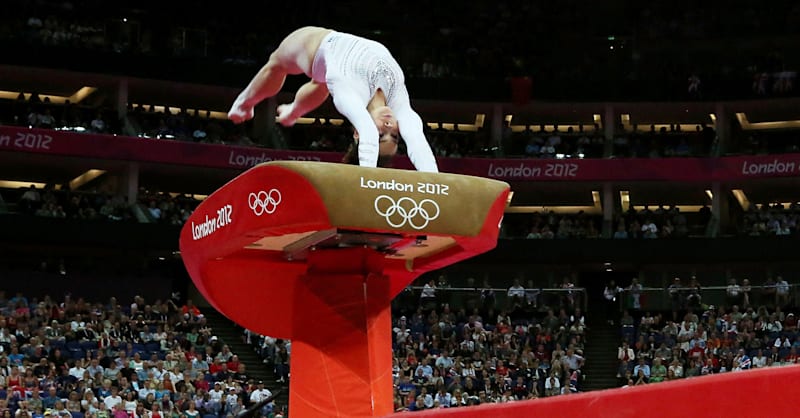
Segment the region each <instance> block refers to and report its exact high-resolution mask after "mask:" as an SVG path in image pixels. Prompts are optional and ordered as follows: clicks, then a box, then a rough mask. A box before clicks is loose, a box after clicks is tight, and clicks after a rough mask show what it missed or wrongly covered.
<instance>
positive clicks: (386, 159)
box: [342, 140, 392, 168]
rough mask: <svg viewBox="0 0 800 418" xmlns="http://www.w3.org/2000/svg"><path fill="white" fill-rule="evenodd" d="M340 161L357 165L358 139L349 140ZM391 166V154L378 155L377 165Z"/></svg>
mask: <svg viewBox="0 0 800 418" xmlns="http://www.w3.org/2000/svg"><path fill="white" fill-rule="evenodd" d="M342 162H343V163H345V164H352V165H358V163H359V161H358V141H356V140H353V141H352V142H350V146H348V147H347V152H345V154H344V158H342ZM391 166H392V156H391V155H378V167H383V168H390V167H391Z"/></svg>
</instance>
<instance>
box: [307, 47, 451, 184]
mask: <svg viewBox="0 0 800 418" xmlns="http://www.w3.org/2000/svg"><path fill="white" fill-rule="evenodd" d="M311 71H312V74H311V78H312V79H313V80H314V81H316V82H318V83H325V84H326V85H327V86H328V91H329V92H330V93H331V96H332V97H333V104H334V105H335V106H336V110H338V111H339V113H341V114H342V115H344V116H345V117H346V118H347V119H348V120H349V121H350V123H352V124H353V127H355V129H356V130H357V131H358V133H359V142H358V157H359V164H360V165H361V166H365V167H376V166H377V164H378V153H379V152H378V139H379V132H378V128H377V127H376V126H375V122H374V121H373V119H372V117H371V116H370V114H369V112H368V111H367V105H368V104H369V102H370V100H371V99H372V97H373V96H375V93H376V92H377V91H378V89H380V90H381V91H383V94H384V95H385V96H386V105H387V106H389V107H390V108H391V109H392V112H394V115H395V117H396V118H397V123H398V127H399V128H400V136H402V138H403V140H404V141H405V142H406V148H407V150H408V157H409V159H410V160H411V163H412V164H414V167H415V168H416V169H417V170H418V171H427V172H438V171H439V169H438V167H437V165H436V158H435V157H434V156H433V152H432V151H431V148H430V146H429V145H428V141H427V140H426V139H425V133H424V132H423V129H422V119H420V117H419V115H417V113H416V112H415V111H414V110H413V109H412V108H411V102H410V100H409V97H408V90H406V85H405V77H404V75H403V70H402V69H401V68H400V65H399V64H398V63H397V61H396V60H395V59H394V58H393V57H392V54H391V53H390V52H389V50H388V49H386V47H385V46H383V45H381V44H380V43H378V42H375V41H372V40H369V39H365V38H361V37H358V36H355V35H350V34H347V33H342V32H335V31H334V32H331V33H329V34H328V35H327V36H326V37H325V38H323V40H322V43H321V44H320V47H319V49H318V50H317V53H316V55H315V56H314V63H313V65H312V70H311Z"/></svg>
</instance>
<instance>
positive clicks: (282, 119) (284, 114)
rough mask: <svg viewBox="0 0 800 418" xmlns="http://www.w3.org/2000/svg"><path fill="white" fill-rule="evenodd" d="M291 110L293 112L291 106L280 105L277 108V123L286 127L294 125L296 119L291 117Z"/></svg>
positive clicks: (292, 106)
mask: <svg viewBox="0 0 800 418" xmlns="http://www.w3.org/2000/svg"><path fill="white" fill-rule="evenodd" d="M292 110H294V105H293V104H282V105H280V106H278V109H277V111H278V123H280V124H281V125H283V126H286V127H289V126H292V125H294V123H295V122H297V117H296V116H294V115H292Z"/></svg>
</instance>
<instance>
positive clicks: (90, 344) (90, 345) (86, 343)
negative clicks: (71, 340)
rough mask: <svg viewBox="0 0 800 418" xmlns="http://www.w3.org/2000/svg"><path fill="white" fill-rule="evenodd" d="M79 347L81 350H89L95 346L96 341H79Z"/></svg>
mask: <svg viewBox="0 0 800 418" xmlns="http://www.w3.org/2000/svg"><path fill="white" fill-rule="evenodd" d="M80 348H81V349H82V350H83V351H91V350H94V349H96V348H97V343H96V342H94V341H81V343H80Z"/></svg>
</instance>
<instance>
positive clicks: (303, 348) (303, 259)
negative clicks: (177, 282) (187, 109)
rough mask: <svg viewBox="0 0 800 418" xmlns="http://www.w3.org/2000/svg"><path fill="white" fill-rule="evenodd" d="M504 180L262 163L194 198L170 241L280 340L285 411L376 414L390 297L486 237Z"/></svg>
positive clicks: (202, 279)
mask: <svg viewBox="0 0 800 418" xmlns="http://www.w3.org/2000/svg"><path fill="white" fill-rule="evenodd" d="M508 193H509V186H508V184H506V183H503V182H499V181H496V180H489V179H485V178H478V177H471V176H464V175H455V174H446V173H437V174H434V173H420V172H416V171H408V170H395V169H383V168H363V167H358V166H350V165H343V164H333V163H315V162H269V163H264V164H261V165H258V166H255V167H253V168H251V169H249V170H247V171H246V172H244V173H242V174H241V175H239V176H238V177H236V178H235V179H233V180H232V181H230V182H229V183H228V184H226V185H224V186H223V187H221V188H220V189H219V190H217V191H216V192H214V193H213V194H212V195H210V196H209V197H208V198H207V199H205V200H204V201H203V202H202V203H201V204H200V205H199V206H198V207H197V209H196V210H195V211H194V213H193V214H192V216H191V217H190V218H189V220H188V221H187V222H186V224H185V226H184V227H183V230H182V231H181V237H180V250H181V255H182V257H183V261H184V264H185V266H186V269H187V271H188V272H189V275H190V276H191V277H192V280H193V281H194V283H195V285H196V286H197V288H198V289H199V291H200V292H201V293H202V294H203V296H204V297H205V298H206V299H207V300H208V302H209V303H211V305H213V306H214V308H216V309H217V310H219V311H220V312H222V313H223V314H224V315H225V316H227V317H228V318H230V319H231V320H233V321H235V322H236V323H238V324H240V325H241V326H243V327H246V328H247V329H250V330H252V331H255V332H258V333H260V334H263V335H270V336H273V337H276V338H286V339H291V340H292V353H291V385H290V395H289V410H290V414H291V415H292V416H293V417H334V416H336V417H338V416H342V417H374V416H384V415H386V414H390V413H391V412H392V410H393V389H392V357H391V341H392V338H391V314H390V303H391V301H392V298H394V297H395V296H396V295H397V294H398V293H399V292H400V291H401V290H403V289H404V288H405V287H407V286H408V285H409V284H410V283H411V282H412V281H413V280H414V279H415V278H416V277H418V276H419V275H420V274H422V273H425V272H428V271H431V270H435V269H440V268H442V267H445V266H448V265H451V264H453V263H456V262H458V261H461V260H464V259H467V258H470V257H473V256H476V255H478V254H481V253H484V252H486V251H489V250H491V249H492V248H494V247H495V245H496V243H497V237H498V233H499V228H500V222H501V220H502V216H503V212H504V210H505V206H506V203H507V199H508Z"/></svg>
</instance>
